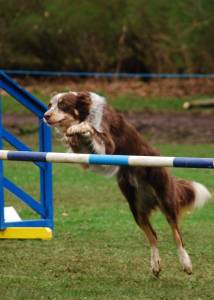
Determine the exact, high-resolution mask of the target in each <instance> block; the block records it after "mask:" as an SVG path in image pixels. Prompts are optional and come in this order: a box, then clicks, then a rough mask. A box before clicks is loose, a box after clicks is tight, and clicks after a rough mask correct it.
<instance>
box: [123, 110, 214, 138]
mask: <svg viewBox="0 0 214 300" xmlns="http://www.w3.org/2000/svg"><path fill="white" fill-rule="evenodd" d="M124 115H125V117H126V118H127V119H128V120H129V121H130V122H131V123H132V124H133V125H134V126H135V127H136V128H137V129H138V130H139V131H140V132H141V133H143V134H144V135H145V136H146V137H148V138H149V139H151V140H152V141H153V142H167V143H168V142H178V143H193V144H194V143H213V142H214V134H213V128H214V113H213V112H198V113H188V112H170V113H169V112H150V111H144V112H140V113H138V112H127V113H124Z"/></svg>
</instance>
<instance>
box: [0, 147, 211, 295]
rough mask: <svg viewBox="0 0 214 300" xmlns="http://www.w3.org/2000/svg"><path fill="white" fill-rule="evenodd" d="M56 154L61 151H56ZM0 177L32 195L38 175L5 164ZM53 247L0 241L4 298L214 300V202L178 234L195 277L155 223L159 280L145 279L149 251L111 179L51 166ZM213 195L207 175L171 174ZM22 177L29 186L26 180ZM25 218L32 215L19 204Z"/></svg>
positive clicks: (195, 152)
mask: <svg viewBox="0 0 214 300" xmlns="http://www.w3.org/2000/svg"><path fill="white" fill-rule="evenodd" d="M156 146H157V147H158V148H159V149H161V152H162V154H163V155H175V156H176V155H178V156H179V155H183V156H210V157H211V156H213V151H214V145H194V147H193V146H192V145H177V144H171V145H169V144H167V145H163V144H159V145H156ZM54 150H55V151H62V150H63V148H62V147H61V146H60V147H59V146H58V145H57V146H54ZM5 173H6V175H7V176H9V177H10V178H13V179H14V180H15V182H16V183H18V184H20V185H21V186H23V187H24V188H26V189H27V190H28V191H29V192H30V193H31V194H32V195H33V196H35V197H36V196H37V195H38V193H37V192H36V189H37V188H38V185H37V184H35V181H36V180H38V174H37V172H35V167H30V166H29V164H28V163H15V162H7V163H6V166H5ZM53 173H54V206H55V234H54V239H53V240H52V241H15V240H14V241H12V240H11V241H10V240H5V241H0V250H1V258H0V262H1V263H0V291H1V299H3V300H7V299H16V300H19V299H20V300H21V299H75V300H76V299H139V300H142V299H169V300H171V299H206V300H207V299H213V295H214V285H213V281H214V223H213V216H214V203H213V202H212V201H211V202H210V203H209V204H208V205H206V206H205V207H204V208H203V209H201V210H198V211H196V212H195V213H193V214H191V215H188V216H186V217H185V218H184V219H183V221H182V232H183V237H184V241H185V244H186V248H187V249H188V251H189V254H190V255H191V258H192V262H193V266H194V273H193V275H192V276H188V275H186V274H184V273H183V272H182V270H181V267H180V265H179V262H178V259H177V255H176V249H175V246H174V243H173V241H172V236H171V232H170V228H169V226H168V224H167V223H166V221H165V219H164V218H163V217H162V215H161V214H160V213H157V214H155V215H154V216H153V224H154V227H155V229H156V231H157V233H158V237H159V243H160V254H161V258H162V269H163V271H162V273H161V276H160V278H159V279H156V278H154V277H153V276H152V274H151V272H150V264H149V260H150V258H149V255H150V249H149V246H148V243H147V241H146V239H145V237H144V235H143V234H142V232H141V231H140V230H139V229H138V227H137V226H136V225H135V223H134V221H133V218H132V216H131V214H130V212H129V209H128V206H127V203H126V202H125V201H124V199H123V197H122V196H121V194H120V192H119V191H118V188H117V186H116V183H115V180H114V179H105V178H103V177H101V176H98V175H96V174H93V173H90V172H87V171H83V170H81V169H80V168H79V167H78V166H74V165H65V164H58V165H57V164H55V165H54V169H53ZM173 173H174V174H175V175H178V176H180V177H184V178H189V179H192V180H198V181H200V182H202V183H204V184H206V185H207V186H208V187H209V188H210V190H211V191H214V188H213V171H212V170H193V169H192V170H191V169H188V170H184V169H177V170H175V169H174V170H173ZM26 178H27V179H28V180H26ZM7 202H8V203H12V204H15V206H16V207H17V209H18V210H19V212H20V213H21V214H22V215H23V216H28V217H29V216H31V213H30V212H29V211H28V210H27V209H26V208H25V207H24V206H23V205H20V204H18V205H16V201H14V200H11V197H10V196H9V195H7Z"/></svg>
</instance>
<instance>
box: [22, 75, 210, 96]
mask: <svg viewBox="0 0 214 300" xmlns="http://www.w3.org/2000/svg"><path fill="white" fill-rule="evenodd" d="M18 82H19V83H20V84H21V85H22V86H24V87H26V88H27V89H28V90H29V91H30V92H34V91H36V90H39V91H40V92H41V93H42V94H43V95H44V96H48V97H50V95H51V94H52V93H53V92H62V91H69V90H71V91H72V90H73V91H94V92H96V93H105V94H106V96H107V98H108V97H112V96H113V97H114V96H117V95H121V94H134V95H136V96H141V97H147V96H148V97H184V96H194V95H207V96H212V95H213V94H214V85H213V79H212V78H192V79H177V78H174V79H153V80H149V81H145V80H140V79H126V80H125V79H114V80H110V79H109V80H107V79H100V78H90V79H81V80H80V79H79V80H78V79H76V80H74V79H71V78H52V79H47V78H42V79H32V78H22V79H21V78H18Z"/></svg>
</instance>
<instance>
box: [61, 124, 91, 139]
mask: <svg viewBox="0 0 214 300" xmlns="http://www.w3.org/2000/svg"><path fill="white" fill-rule="evenodd" d="M92 133H93V128H92V127H91V126H90V125H89V124H88V123H85V122H82V123H80V124H78V125H73V126H70V127H69V128H68V129H67V132H66V136H68V137H70V136H73V135H78V134H80V135H81V136H85V137H89V136H90V135H91V134H92Z"/></svg>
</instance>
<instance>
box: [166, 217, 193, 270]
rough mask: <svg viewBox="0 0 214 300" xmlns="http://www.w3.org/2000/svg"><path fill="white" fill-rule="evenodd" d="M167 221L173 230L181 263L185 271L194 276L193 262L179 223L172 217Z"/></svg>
mask: <svg viewBox="0 0 214 300" xmlns="http://www.w3.org/2000/svg"><path fill="white" fill-rule="evenodd" d="M167 220H168V222H169V224H170V226H171V229H172V234H173V237H174V240H175V244H176V247H177V251H178V257H179V261H180V263H181V266H182V268H183V271H184V272H186V273H187V274H189V275H190V274H192V262H191V259H190V257H189V255H188V253H187V251H186V250H185V248H184V244H183V241H182V237H181V233H180V230H179V228H178V224H177V221H176V220H173V219H172V218H170V217H167Z"/></svg>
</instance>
